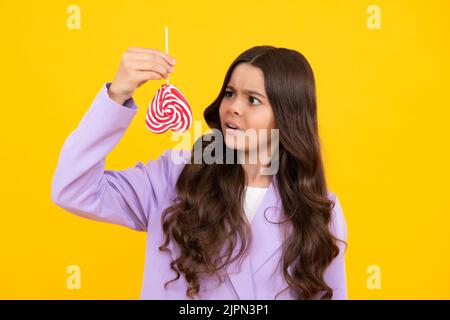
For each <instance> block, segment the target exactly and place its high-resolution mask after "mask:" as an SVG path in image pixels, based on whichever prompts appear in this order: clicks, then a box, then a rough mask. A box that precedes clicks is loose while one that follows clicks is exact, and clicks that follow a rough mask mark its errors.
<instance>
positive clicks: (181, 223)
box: [159, 46, 340, 299]
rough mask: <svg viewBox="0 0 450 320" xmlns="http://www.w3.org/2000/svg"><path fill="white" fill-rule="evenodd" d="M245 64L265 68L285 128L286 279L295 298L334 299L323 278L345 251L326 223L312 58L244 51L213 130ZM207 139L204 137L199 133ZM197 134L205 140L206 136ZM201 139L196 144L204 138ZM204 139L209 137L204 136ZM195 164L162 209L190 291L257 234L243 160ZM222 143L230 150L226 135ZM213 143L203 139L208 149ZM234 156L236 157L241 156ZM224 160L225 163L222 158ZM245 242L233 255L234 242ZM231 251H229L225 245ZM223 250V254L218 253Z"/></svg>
mask: <svg viewBox="0 0 450 320" xmlns="http://www.w3.org/2000/svg"><path fill="white" fill-rule="evenodd" d="M242 62H246V63H249V64H251V65H252V66H255V67H258V68H260V69H261V70H262V71H263V74H264V79H265V89H266V93H267V96H268V99H269V102H270V104H271V106H272V109H273V113H274V116H275V124H276V128H277V129H279V147H278V148H279V158H278V161H279V163H278V172H277V173H276V174H277V178H278V179H277V181H278V183H277V189H278V190H280V197H281V200H282V205H283V212H284V217H285V223H290V225H291V227H292V228H291V230H292V232H291V233H290V235H289V236H288V237H287V239H286V240H285V243H284V245H283V255H282V261H280V263H281V262H282V263H283V276H284V278H285V280H286V282H287V284H288V288H289V287H290V288H291V289H292V290H293V292H294V293H295V294H296V297H297V299H312V298H313V297H314V296H315V295H316V294H317V293H319V292H321V291H324V292H325V294H324V295H322V297H321V299H331V297H332V294H333V291H332V289H331V288H330V287H329V286H328V285H327V284H326V283H325V281H324V271H325V269H326V268H327V266H328V265H329V264H330V263H331V261H332V260H333V258H335V257H336V256H337V255H338V253H339V247H338V246H337V244H336V241H340V240H339V239H337V238H335V237H334V236H333V234H332V233H331V231H330V229H329V227H328V225H329V223H330V219H331V212H332V209H333V207H334V205H335V203H334V202H333V201H332V200H330V199H329V198H328V194H327V185H326V181H325V174H324V167H323V161H322V155H321V148H320V139H319V135H318V125H317V103H316V89H315V79H314V75H313V71H312V68H311V66H310V64H309V63H308V61H307V60H306V58H305V57H304V56H303V55H302V54H301V53H299V52H297V51H295V50H290V49H286V48H276V47H273V46H255V47H252V48H250V49H248V50H246V51H245V52H243V53H242V54H240V55H239V56H238V57H237V58H236V59H235V60H234V62H233V63H232V64H231V66H230V67H229V69H228V71H227V73H226V76H225V80H224V82H223V85H222V89H221V90H220V93H219V95H218V97H217V98H216V100H215V101H214V102H213V103H212V104H211V105H210V106H208V107H207V108H206V109H205V110H204V113H203V116H204V118H205V120H206V123H207V124H208V126H209V127H210V128H211V129H217V130H221V123H220V117H219V107H220V104H221V101H222V99H223V97H224V91H225V89H226V87H227V84H228V82H229V80H230V77H231V74H232V71H233V69H234V68H235V67H236V65H237V64H239V63H242ZM200 139H201V138H200ZM200 139H199V140H200ZM199 140H198V141H199ZM205 140H206V139H205ZM198 141H197V142H196V143H195V144H194V147H193V152H192V155H191V161H190V163H188V164H186V165H185V166H184V167H183V169H182V171H181V173H180V176H179V177H178V180H177V183H176V191H177V198H176V201H175V204H174V205H172V206H170V207H168V208H167V209H166V210H164V212H163V214H162V227H163V231H164V237H165V240H164V244H163V245H161V246H160V247H159V249H160V250H162V251H170V249H168V244H169V242H170V241H171V240H173V241H174V243H176V245H177V248H179V249H180V252H179V255H178V257H177V258H176V259H174V260H173V261H172V262H171V264H170V266H171V268H172V270H174V271H175V272H176V274H177V276H176V277H175V278H174V279H172V280H170V281H168V282H167V283H166V286H167V285H168V284H169V283H170V282H172V281H175V280H177V279H178V278H179V277H180V274H181V273H183V274H184V277H185V279H186V281H187V283H188V289H187V292H186V294H187V296H189V297H191V298H193V297H194V296H195V295H196V294H198V292H199V289H200V282H201V281H200V280H201V276H202V275H213V274H216V272H217V271H219V270H220V269H222V268H223V267H224V266H225V265H227V264H229V263H232V262H233V261H235V260H236V259H239V258H241V257H242V256H243V255H244V254H245V253H246V251H247V248H248V247H249V244H250V242H251V239H252V230H251V227H250V225H249V223H248V221H247V220H246V219H245V215H244V213H243V204H242V203H243V197H244V191H245V186H246V182H247V178H246V174H245V172H244V169H243V167H242V166H241V165H240V164H232V165H231V164H226V165H224V164H219V163H220V162H219V163H213V164H205V163H203V162H202V163H201V164H198V163H194V154H195V152H194V148H195V146H196V145H197V143H198ZM221 141H222V142H220V143H222V144H223V148H227V146H226V145H225V144H224V142H223V140H221ZM210 143H218V142H214V141H210V142H205V141H202V142H201V145H202V148H205V147H206V146H207V145H208V144H210ZM235 155H236V154H235ZM222 163H225V161H222ZM238 239H240V243H241V244H242V245H241V247H240V248H239V250H238V254H237V255H235V256H234V257H232V253H233V252H234V251H233V250H234V248H235V246H236V243H237V242H238ZM223 249H225V250H223ZM222 252H223V253H224V255H222V256H219V253H222Z"/></svg>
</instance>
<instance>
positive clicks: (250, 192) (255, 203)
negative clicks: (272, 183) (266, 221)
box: [244, 186, 269, 223]
mask: <svg viewBox="0 0 450 320" xmlns="http://www.w3.org/2000/svg"><path fill="white" fill-rule="evenodd" d="M267 189H269V188H268V187H267V188H261V187H248V186H246V187H245V202H244V211H245V214H246V215H247V219H248V221H250V223H251V222H252V220H253V217H254V216H255V213H256V210H257V209H258V207H259V205H260V203H261V201H262V199H263V198H264V194H265V193H266V191H267Z"/></svg>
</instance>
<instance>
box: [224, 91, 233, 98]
mask: <svg viewBox="0 0 450 320" xmlns="http://www.w3.org/2000/svg"><path fill="white" fill-rule="evenodd" d="M227 94H233V92H232V91H225V97H229V96H228V95H227Z"/></svg>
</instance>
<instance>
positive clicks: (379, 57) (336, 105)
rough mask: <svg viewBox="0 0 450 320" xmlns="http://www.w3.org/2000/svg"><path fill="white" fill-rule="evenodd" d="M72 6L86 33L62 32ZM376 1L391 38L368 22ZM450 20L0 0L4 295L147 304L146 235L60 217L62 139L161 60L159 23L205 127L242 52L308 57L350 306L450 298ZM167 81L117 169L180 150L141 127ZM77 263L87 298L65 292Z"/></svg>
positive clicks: (127, 139)
mask: <svg viewBox="0 0 450 320" xmlns="http://www.w3.org/2000/svg"><path fill="white" fill-rule="evenodd" d="M72 4H75V5H78V6H79V7H80V9H81V29H80V30H69V29H68V28H67V27H66V20H67V18H68V17H69V14H67V13H66V9H67V7H68V6H69V5H72ZM372 4H375V5H378V6H379V7H380V8H381V30H369V29H368V28H367V26H366V21H367V19H368V17H369V14H368V13H367V12H366V11H367V7H368V6H369V5H372ZM449 12H450V2H449V1H412V0H401V1H400V0H389V1H381V0H378V1H363V0H348V1H331V0H329V1H325V0H322V1H261V0H259V1H232V0H230V1H208V2H198V1H121V2H119V1H86V0H77V1H17V0H16V1H1V2H0V14H1V18H0V33H1V48H2V49H1V53H0V55H1V69H2V70H1V108H2V112H1V114H2V116H1V119H2V125H1V129H0V130H1V136H2V141H3V142H2V144H3V148H2V149H3V152H2V157H1V160H0V161H1V169H2V173H1V176H2V179H1V180H2V181H1V195H2V208H1V220H0V256H1V261H0V298H3V299H15V298H22V299H36V298H37V299H48V298H51V299H91V298H96V299H103V298H111V299H138V298H139V293H140V290H141V280H142V274H143V267H144V250H145V234H144V233H138V232H133V231H132V230H130V229H126V228H124V227H121V226H115V225H111V224H106V223H99V222H94V221H90V220H87V219H82V218H79V217H77V216H75V215H73V214H71V213H68V212H65V211H64V210H63V209H61V208H59V207H57V206H56V205H55V204H53V203H52V201H51V199H50V186H51V179H52V175H53V172H54V170H55V167H56V164H57V159H58V156H59V151H60V148H61V146H62V143H63V142H64V140H65V138H66V137H67V136H68V134H69V133H70V132H71V131H72V130H73V129H75V127H76V126H77V124H78V123H79V121H80V120H81V118H82V116H83V115H84V113H85V112H86V111H87V109H88V108H89V106H90V104H91V102H92V100H93V98H94V97H95V95H96V94H97V92H98V91H99V90H100V88H101V86H102V85H103V83H104V82H105V81H111V80H112V79H113V76H114V74H115V71H116V69H117V66H118V63H119V61H120V57H121V54H122V53H123V52H124V51H125V50H126V49H127V47H128V46H143V47H149V48H157V49H159V50H162V51H164V50H165V47H164V26H165V25H167V26H168V27H169V53H170V54H171V55H172V56H174V57H175V58H176V59H177V65H176V67H175V73H173V74H171V77H170V79H171V83H173V84H175V85H176V86H178V87H179V88H180V89H181V90H182V91H183V93H184V94H185V95H186V97H187V98H188V100H189V101H190V103H191V106H192V108H193V112H194V118H195V119H196V120H203V119H202V112H203V110H204V108H205V107H206V106H207V105H208V104H209V103H210V102H212V101H213V99H214V98H215V97H216V96H217V94H218V91H219V89H220V87H221V84H222V81H223V77H224V75H225V72H226V70H227V68H228V66H229V64H230V63H231V62H232V61H233V60H234V58H235V57H236V56H237V55H238V54H239V53H240V52H242V51H244V50H246V49H248V48H249V47H251V46H254V45H261V44H270V45H274V46H279V47H287V48H292V49H295V50H298V51H300V52H302V53H303V54H304V55H305V56H306V57H307V59H308V60H309V61H310V63H311V65H312V67H313V69H314V71H315V76H316V80H317V93H318V107H319V126H320V132H321V137H322V142H323V149H324V156H325V165H326V170H327V177H328V182H329V186H330V189H331V190H332V191H334V192H335V193H336V194H337V195H338V197H339V199H340V201H341V204H342V206H343V209H344V214H345V216H346V219H347V224H348V228H349V239H348V240H349V248H348V251H347V275H348V279H347V281H348V291H349V298H350V299H410V298H424V299H431V298H438V299H442V298H445V299H448V298H450V254H449V242H450V232H449V231H450V210H449V204H448V199H449V195H448V193H449V188H448V181H449V179H450V175H449V170H448V165H449V163H450V159H449V152H448V146H449V143H448V138H449V133H448V132H449V131H448V130H449V124H448V120H449V107H450V104H449V74H450V68H449V67H450V63H449V57H450V52H449V41H448V40H449V38H450V37H449V31H450V22H449V19H448V13H449ZM163 83H164V81H163V80H159V81H153V82H151V83H147V84H146V85H144V86H143V87H141V88H140V89H139V90H138V91H137V93H136V95H135V99H136V101H137V104H138V107H139V109H140V111H139V113H138V114H137V116H136V117H135V119H134V120H133V122H132V124H131V126H130V128H129V130H128V131H127V133H126V135H125V136H124V138H123V140H122V141H121V142H120V143H119V145H118V146H117V147H116V148H115V149H114V151H113V152H112V153H111V154H110V156H109V157H108V158H107V164H106V165H107V168H108V169H118V170H119V169H125V168H128V167H130V166H133V165H134V164H135V163H136V162H137V161H138V160H142V161H146V160H149V159H155V158H156V157H157V156H159V155H160V154H161V153H162V152H163V151H164V150H165V149H168V148H172V147H173V146H174V145H175V144H176V142H172V141H170V136H171V135H170V133H165V134H162V135H156V134H152V133H151V132H150V131H148V130H147V129H146V127H145V110H146V108H147V104H148V102H149V100H150V99H151V98H152V97H153V94H154V93H155V92H156V90H157V89H158V88H159V87H160V86H161V85H162V84H163ZM204 128H205V129H206V126H204ZM192 129H193V127H192V128H191V131H192ZM72 264H74V265H79V266H80V268H81V289H79V290H69V289H68V288H67V287H66V280H67V277H68V274H67V273H66V268H67V266H69V265H72ZM369 265H377V266H379V267H380V269H381V286H382V287H381V289H379V290H370V289H368V287H367V285H366V280H367V278H368V276H369V275H368V274H367V267H368V266H369Z"/></svg>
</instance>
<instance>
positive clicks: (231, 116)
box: [219, 63, 275, 151]
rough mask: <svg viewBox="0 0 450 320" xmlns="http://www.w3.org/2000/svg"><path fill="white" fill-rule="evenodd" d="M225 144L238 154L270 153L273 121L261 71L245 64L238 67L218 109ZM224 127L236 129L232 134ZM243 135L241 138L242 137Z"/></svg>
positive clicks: (230, 130) (231, 131)
mask: <svg viewBox="0 0 450 320" xmlns="http://www.w3.org/2000/svg"><path fill="white" fill-rule="evenodd" d="M219 116H220V123H221V126H222V132H223V134H224V140H225V144H226V145H227V146H228V147H229V148H231V149H237V150H240V151H257V150H258V149H257V147H258V146H260V148H259V150H261V148H263V149H269V150H270V133H271V129H275V117H274V114H273V111H272V106H271V105H270V103H269V100H268V99H267V94H266V91H265V88H264V74H263V72H262V70H261V69H259V68H257V67H254V66H252V65H251V64H249V63H240V64H238V65H237V66H236V67H235V68H234V70H233V72H232V74H231V78H230V81H229V83H228V85H227V88H226V90H225V95H224V97H223V99H222V102H221V104H220V108H219ZM228 125H232V126H235V127H236V126H237V127H238V128H239V129H238V130H233V129H230V128H229V127H228ZM244 135H245V138H243V136H244Z"/></svg>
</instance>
